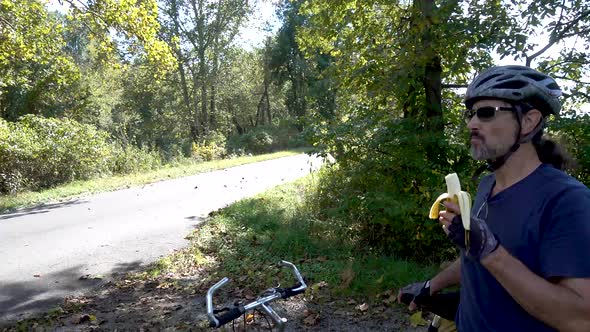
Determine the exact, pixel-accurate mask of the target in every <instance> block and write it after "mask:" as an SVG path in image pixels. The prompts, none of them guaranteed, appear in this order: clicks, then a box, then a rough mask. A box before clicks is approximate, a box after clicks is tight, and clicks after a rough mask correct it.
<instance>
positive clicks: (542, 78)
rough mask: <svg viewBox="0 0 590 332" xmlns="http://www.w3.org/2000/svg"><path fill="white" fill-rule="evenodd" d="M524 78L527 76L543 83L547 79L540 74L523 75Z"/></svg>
mask: <svg viewBox="0 0 590 332" xmlns="http://www.w3.org/2000/svg"><path fill="white" fill-rule="evenodd" d="M522 76H526V77H528V78H530V79H533V80H535V81H537V82H539V81H542V80H544V79H546V78H547V76H545V75H542V74H538V73H522Z"/></svg>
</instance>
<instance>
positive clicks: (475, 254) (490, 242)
mask: <svg viewBox="0 0 590 332" xmlns="http://www.w3.org/2000/svg"><path fill="white" fill-rule="evenodd" d="M443 204H444V205H445V207H446V208H447V210H446V211H441V212H440V214H439V222H440V223H441V224H442V227H443V230H444V231H445V233H446V234H447V236H448V237H449V239H451V241H453V243H455V244H456V245H457V246H458V247H459V248H461V249H464V250H465V251H466V252H467V254H468V256H470V257H472V258H474V259H476V260H478V261H479V260H481V259H483V258H485V257H486V256H487V255H489V254H491V253H492V252H494V251H495V250H496V249H498V246H499V245H500V242H498V239H497V238H496V236H495V235H494V233H492V231H491V230H490V228H489V227H488V225H487V224H486V221H485V220H483V219H480V218H476V217H473V216H471V229H470V231H469V232H468V233H466V232H465V228H464V227H463V222H462V221H461V215H460V213H461V212H460V210H459V206H457V205H456V204H454V203H452V202H444V203H443ZM466 236H469V241H468V242H466V241H465V240H466V239H465V237H466ZM466 243H469V248H466Z"/></svg>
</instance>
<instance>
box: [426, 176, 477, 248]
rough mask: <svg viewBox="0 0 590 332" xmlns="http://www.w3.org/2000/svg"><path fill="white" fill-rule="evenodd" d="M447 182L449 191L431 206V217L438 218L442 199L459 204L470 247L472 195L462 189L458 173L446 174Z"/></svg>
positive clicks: (466, 241) (467, 245)
mask: <svg viewBox="0 0 590 332" xmlns="http://www.w3.org/2000/svg"><path fill="white" fill-rule="evenodd" d="M445 181H446V183H447V192H446V193H444V194H441V195H440V196H438V198H437V199H436V201H435V202H434V204H432V207H431V208H430V215H429V216H430V219H438V212H439V211H440V204H441V201H443V200H445V199H448V200H451V201H452V202H453V203H455V204H457V205H459V209H460V210H461V221H462V222H463V228H465V246H466V247H469V230H470V229H471V227H470V226H471V195H469V193H468V192H466V191H461V183H460V182H459V177H458V176H457V173H451V174H449V175H447V176H445Z"/></svg>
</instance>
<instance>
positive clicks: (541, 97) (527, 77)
mask: <svg viewBox="0 0 590 332" xmlns="http://www.w3.org/2000/svg"><path fill="white" fill-rule="evenodd" d="M559 96H561V89H560V88H559V85H557V83H556V82H555V80H554V79H553V78H551V77H549V76H547V75H545V74H543V73H541V72H538V71H536V70H534V69H532V68H529V67H525V66H514V65H513V66H498V67H492V68H490V69H488V70H486V71H484V72H483V73H481V74H479V75H478V76H477V77H476V78H475V80H473V82H472V83H471V84H469V87H468V88H467V93H466V95H465V106H466V107H467V108H469V109H470V108H471V107H473V104H474V103H475V102H477V101H478V100H481V99H487V98H494V99H502V100H505V101H507V102H510V103H512V104H521V103H523V104H529V105H530V106H532V107H533V108H536V109H538V110H539V111H540V112H541V113H542V114H543V116H547V115H549V114H555V115H558V114H559V111H560V110H561V102H560V101H559Z"/></svg>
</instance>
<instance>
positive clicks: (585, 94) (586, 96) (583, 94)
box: [562, 91, 590, 101]
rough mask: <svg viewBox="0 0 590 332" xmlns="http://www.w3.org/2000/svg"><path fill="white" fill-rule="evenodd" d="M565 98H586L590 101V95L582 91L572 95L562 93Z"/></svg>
mask: <svg viewBox="0 0 590 332" xmlns="http://www.w3.org/2000/svg"><path fill="white" fill-rule="evenodd" d="M562 95H563V97H564V98H566V99H567V98H571V97H575V96H582V97H584V98H586V99H587V100H588V101H590V94H587V93H584V92H582V91H574V92H572V93H565V92H564V93H562Z"/></svg>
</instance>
